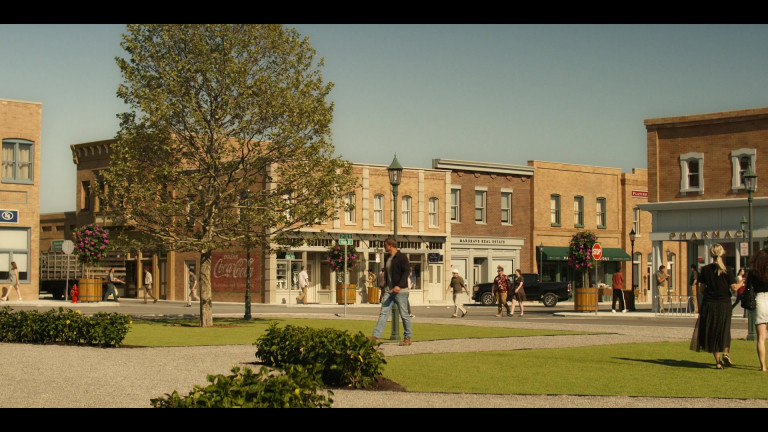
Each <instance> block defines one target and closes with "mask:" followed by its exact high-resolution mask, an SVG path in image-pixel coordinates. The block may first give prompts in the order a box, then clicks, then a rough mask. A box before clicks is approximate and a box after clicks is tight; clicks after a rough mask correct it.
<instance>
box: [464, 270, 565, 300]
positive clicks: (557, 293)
mask: <svg viewBox="0 0 768 432" xmlns="http://www.w3.org/2000/svg"><path fill="white" fill-rule="evenodd" d="M523 281H524V282H523V290H525V297H526V299H527V300H528V301H540V302H542V303H544V306H547V307H554V306H555V305H556V304H557V302H558V301H563V300H568V299H570V298H571V295H572V292H571V284H570V283H568V282H539V275H538V274H536V273H523ZM492 291H493V282H485V283H480V284H477V285H475V286H474V287H473V291H472V300H474V301H476V302H478V303H481V304H483V305H485V306H488V305H492V304H495V303H496V300H495V299H494V298H493V292H492Z"/></svg>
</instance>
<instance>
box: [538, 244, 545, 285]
mask: <svg viewBox="0 0 768 432" xmlns="http://www.w3.org/2000/svg"><path fill="white" fill-rule="evenodd" d="M543 256H544V242H541V243H540V244H539V282H541V279H542V277H543V273H544V263H543V262H542V259H543Z"/></svg>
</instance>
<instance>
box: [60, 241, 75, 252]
mask: <svg viewBox="0 0 768 432" xmlns="http://www.w3.org/2000/svg"><path fill="white" fill-rule="evenodd" d="M61 250H62V251H64V253H65V254H67V255H69V254H71V253H72V252H74V250H75V244H74V243H72V240H64V241H63V242H62V243H61Z"/></svg>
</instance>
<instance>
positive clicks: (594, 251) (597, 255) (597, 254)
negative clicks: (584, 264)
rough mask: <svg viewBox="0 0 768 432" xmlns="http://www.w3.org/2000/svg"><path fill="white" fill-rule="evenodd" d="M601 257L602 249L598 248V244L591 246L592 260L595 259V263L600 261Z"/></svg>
mask: <svg viewBox="0 0 768 432" xmlns="http://www.w3.org/2000/svg"><path fill="white" fill-rule="evenodd" d="M602 257H603V248H602V246H600V243H595V245H594V246H592V258H594V259H595V261H600V258H602Z"/></svg>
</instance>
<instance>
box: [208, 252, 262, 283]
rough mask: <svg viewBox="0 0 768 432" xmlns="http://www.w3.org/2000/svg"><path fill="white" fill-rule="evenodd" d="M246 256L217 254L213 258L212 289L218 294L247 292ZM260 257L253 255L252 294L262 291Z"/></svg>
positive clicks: (241, 254)
mask: <svg viewBox="0 0 768 432" xmlns="http://www.w3.org/2000/svg"><path fill="white" fill-rule="evenodd" d="M245 258H246V254H244V253H240V254H236V253H227V254H224V253H219V254H217V253H215V254H213V255H212V256H211V289H212V290H213V291H216V292H245V282H246V281H245V274H246V259H245ZM257 258H258V255H257V254H255V253H251V287H250V290H251V293H256V292H259V291H260V287H259V274H260V272H259V260H258V259H257Z"/></svg>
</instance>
